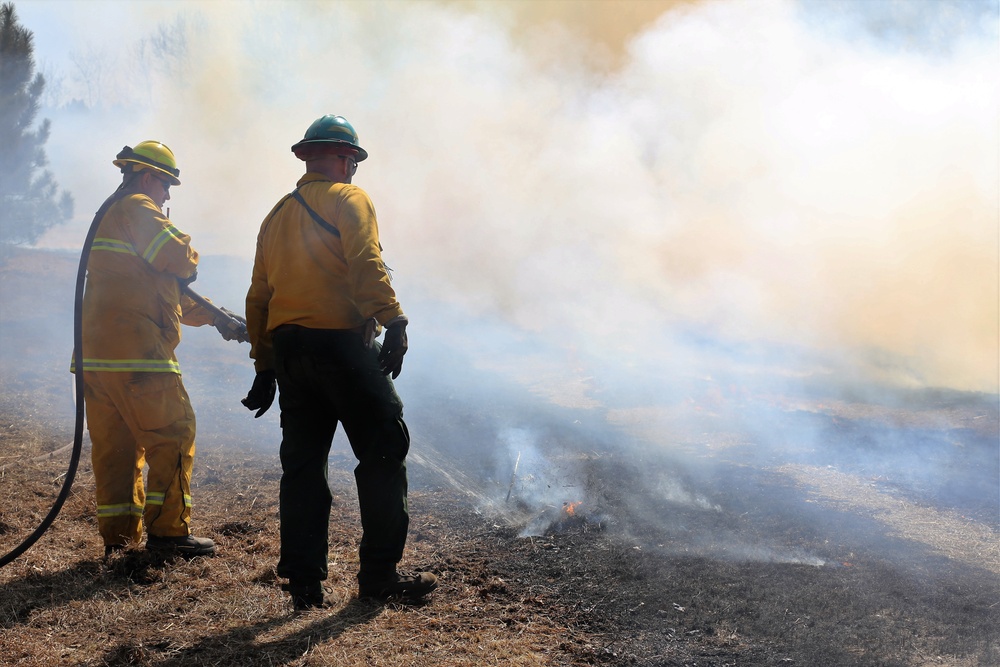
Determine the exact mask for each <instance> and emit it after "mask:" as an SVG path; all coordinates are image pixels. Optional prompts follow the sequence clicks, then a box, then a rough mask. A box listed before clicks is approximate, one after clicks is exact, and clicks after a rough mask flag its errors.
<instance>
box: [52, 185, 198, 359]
mask: <svg viewBox="0 0 1000 667" xmlns="http://www.w3.org/2000/svg"><path fill="white" fill-rule="evenodd" d="M190 241H191V238H190V237H189V236H188V235H187V234H184V233H183V232H181V231H180V230H178V229H177V228H176V227H174V226H173V224H171V222H170V220H169V219H168V218H167V217H166V216H165V215H163V213H162V211H161V210H160V208H159V207H158V206H157V205H156V204H155V203H154V202H153V200H152V199H150V198H149V197H147V196H146V195H143V194H132V195H127V196H125V197H122V198H121V199H120V200H118V201H117V202H115V203H114V204H113V205H112V206H111V208H109V209H108V212H107V213H106V214H105V215H104V218H103V219H102V220H101V222H100V223H99V225H98V228H97V233H96V235H95V238H94V243H93V245H92V246H91V253H90V258H89V261H88V263H87V286H86V291H85V292H84V295H83V358H84V362H83V363H84V370H87V371H107V372H155V373H178V374H179V373H180V366H179V365H178V363H177V358H176V356H174V349H175V348H176V347H177V344H178V343H179V342H180V338H181V330H180V325H181V323H182V322H183V323H184V324H188V325H191V326H201V325H203V324H211V323H212V321H213V317H212V315H211V313H209V312H208V311H206V310H205V309H204V308H201V307H200V306H198V305H197V304H195V303H194V302H193V301H192V300H191V299H190V298H188V297H187V296H183V298H182V295H181V291H180V287H179V285H178V284H177V279H178V278H188V277H190V276H191V274H193V273H194V272H195V270H196V268H197V266H198V253H197V252H196V251H195V250H194V249H193V248H192V247H191V243H190ZM71 370H74V369H72V368H71Z"/></svg>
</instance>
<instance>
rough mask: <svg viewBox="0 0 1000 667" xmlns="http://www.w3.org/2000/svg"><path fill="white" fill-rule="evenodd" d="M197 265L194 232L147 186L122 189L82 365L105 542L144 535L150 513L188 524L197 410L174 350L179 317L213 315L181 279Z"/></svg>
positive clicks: (104, 231) (89, 289) (173, 524)
mask: <svg viewBox="0 0 1000 667" xmlns="http://www.w3.org/2000/svg"><path fill="white" fill-rule="evenodd" d="M197 265H198V253H197V252H195V250H194V249H193V248H191V245H190V238H189V237H188V236H187V235H186V234H184V233H182V232H180V231H179V230H178V229H177V228H176V227H174V226H173V225H172V224H171V223H170V220H168V219H167V218H166V216H164V215H163V213H162V212H161V210H160V208H159V207H158V206H157V205H156V204H155V203H154V202H153V200H152V199H150V198H149V197H147V196H146V195H142V194H132V195H127V196H124V197H122V198H121V199H120V200H118V201H117V202H115V203H114V204H113V205H112V206H111V207H110V208H109V209H108V211H107V213H106V214H105V216H104V218H103V219H102V220H101V221H100V223H99V225H98V229H97V232H96V236H95V240H94V244H93V246H92V248H91V254H90V260H89V262H88V265H87V268H88V276H87V285H86V291H85V293H84V297H83V357H84V369H83V370H84V400H85V404H86V411H87V425H88V428H89V430H90V437H91V441H92V443H93V445H92V461H93V465H94V481H95V485H96V487H97V523H98V528H99V530H100V533H101V536H102V537H103V539H104V543H105V544H125V543H128V542H138V541H140V540H141V539H142V525H143V523H145V526H146V531H147V532H148V533H150V534H155V535H164V536H179V535H187V534H188V532H189V529H188V523H189V519H190V515H191V509H190V507H191V500H190V493H191V466H192V462H193V457H194V437H195V419H194V411H193V410H192V409H191V402H190V400H189V399H188V395H187V392H186V391H185V390H184V385H183V384H182V383H181V377H180V367H179V366H178V364H177V358H176V356H175V355H174V350H175V348H176V347H177V344H178V343H179V342H180V337H181V331H180V325H181V323H184V324H189V325H193V326H201V325H204V324H211V323H212V320H213V319H214V318H213V316H212V314H211V313H210V312H208V311H207V310H205V309H204V308H202V307H201V306H199V305H197V304H196V303H194V302H193V301H192V300H191V299H190V298H189V297H187V296H182V294H181V291H180V287H179V285H178V283H177V279H178V278H187V277H189V276H191V274H192V273H194V271H195V269H196V267H197ZM144 465H148V466H149V471H148V473H147V477H148V481H147V484H146V485H145V486H144V485H143V479H142V470H143V466H144ZM147 489H148V492H147Z"/></svg>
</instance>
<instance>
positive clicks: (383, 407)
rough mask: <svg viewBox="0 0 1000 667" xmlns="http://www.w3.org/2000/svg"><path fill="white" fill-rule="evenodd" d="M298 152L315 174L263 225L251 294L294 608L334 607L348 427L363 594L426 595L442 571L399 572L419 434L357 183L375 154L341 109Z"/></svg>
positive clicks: (258, 400)
mask: <svg viewBox="0 0 1000 667" xmlns="http://www.w3.org/2000/svg"><path fill="white" fill-rule="evenodd" d="M292 152H293V153H295V156H296V157H298V158H299V159H300V160H303V161H304V162H305V163H306V173H305V175H303V176H302V177H301V178H300V179H299V181H298V183H297V185H296V188H295V190H294V191H293V192H292V193H291V194H288V195H285V196H283V197H282V198H281V199H280V200H279V201H278V203H277V204H276V205H275V206H274V208H273V209H271V211H270V213H268V214H267V216H266V217H265V218H264V221H263V223H262V224H261V227H260V232H259V234H258V236H257V251H256V257H255V260H254V268H253V275H252V278H251V284H250V289H249V291H248V293H247V302H246V307H247V310H246V314H247V328H248V331H249V334H250V345H251V350H250V356H251V357H252V358H253V359H254V367H255V369H256V371H257V376H256V378H255V379H254V383H253V387H252V388H251V389H250V392H249V394H248V395H247V397H246V398H245V399H243V404H244V405H245V406H246V407H247V408H249V409H250V410H256V411H257V412H256V416H257V417H259V416H260V415H261V414H263V413H264V412H265V411H266V410H267V409H268V408H269V407H270V405H271V403H272V401H273V400H274V396H275V388H276V387H277V390H278V395H279V399H278V401H279V406H280V408H281V429H282V441H281V449H280V458H281V467H282V477H281V485H280V491H279V496H280V497H279V516H280V522H281V525H280V533H281V556H280V559H279V561H278V568H277V569H278V575H279V576H281V577H283V578H287V579H288V584H287V585H285V586H284V588H285V590H287V591H288V592H289V593H290V594H291V596H292V601H293V603H294V605H295V608H296V609H308V608H311V607H324V606H329V605H330V603H331V598H330V593H329V591H328V590H326V589H325V588H324V587H323V585H322V582H323V581H324V580H325V579H326V578H327V557H328V556H327V552H328V543H327V535H328V531H329V518H330V505H331V500H332V497H331V494H330V488H329V485H328V483H327V475H326V471H327V459H328V456H329V452H330V446H331V444H332V441H333V435H334V432H335V430H336V428H337V425H338V424H340V425H342V426H343V428H344V432H345V433H346V434H347V437H348V440H349V441H350V444H351V449H352V450H353V452H354V455H355V457H356V458H357V460H358V465H357V467H356V468H355V470H354V474H355V480H356V482H357V488H358V502H359V505H360V512H361V525H362V537H361V544H360V547H359V560H360V567H359V572H358V594H359V595H360V596H362V597H375V598H387V597H390V596H396V595H398V596H404V597H420V596H423V595H425V594H426V593H429V592H430V591H432V590H434V588H435V587H436V586H437V579H436V577H435V576H434V575H433V574H430V573H428V572H418V573H414V574H403V573H400V572H399V571H397V569H396V566H397V564H398V563H399V561H400V560H401V559H402V556H403V547H404V546H405V544H406V534H407V529H408V525H409V514H408V511H407V503H406V493H407V477H406V455H407V452H408V451H409V447H410V436H409V432H408V431H407V427H406V423H405V422H404V421H403V404H402V401H401V400H400V398H399V395H398V394H397V393H396V390H395V388H394V386H393V383H392V380H393V379H395V378H396V377H398V376H399V373H400V370H401V369H402V364H403V355H404V354H406V351H407V338H406V325H407V318H406V315H404V314H403V308H402V306H400V304H399V302H398V301H397V300H396V294H395V292H394V290H393V288H392V285H391V283H390V279H389V273H388V271H387V270H386V267H385V264H384V263H383V261H382V248H381V245H380V244H379V230H378V224H377V222H376V219H375V208H374V206H373V205H372V202H371V199H369V197H368V194H367V193H366V192H365V191H364V190H362V189H361V188H359V187H357V186H356V185H353V184H352V183H351V181H352V179H353V177H354V174H355V172H356V171H357V168H358V163H359V162H362V161H363V160H365V159H366V158H367V157H368V153H367V152H366V151H365V150H364V149H363V148H361V146H360V145H359V143H358V134H357V132H356V131H355V130H354V127H353V126H352V125H351V124H350V123H349V122H347V120H346V119H344V118H343V117H342V116H334V115H326V116H323V117H321V118H319V119H317V120H316V121H315V122H313V123H312V124H311V125H310V126H309V128H308V129H307V130H306V133H305V136H304V137H303V139H302V140H301V141H299V142H298V143H296V144H295V145H294V146H292ZM383 328H384V330H385V334H384V337H383V340H382V343H381V344H380V343H379V342H378V341H376V340H374V339H375V338H376V336H377V334H378V333H379V332H380V331H381V330H382V329H383Z"/></svg>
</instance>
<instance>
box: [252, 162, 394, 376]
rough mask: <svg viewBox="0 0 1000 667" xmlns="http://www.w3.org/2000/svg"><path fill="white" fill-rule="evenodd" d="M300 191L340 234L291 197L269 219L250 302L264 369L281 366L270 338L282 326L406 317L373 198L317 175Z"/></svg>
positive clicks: (347, 325) (255, 346)
mask: <svg viewBox="0 0 1000 667" xmlns="http://www.w3.org/2000/svg"><path fill="white" fill-rule="evenodd" d="M298 187H299V193H300V194H301V195H302V197H303V198H304V199H305V201H306V203H308V204H309V206H310V207H312V209H313V210H314V211H316V213H318V214H319V215H320V216H321V217H322V218H323V219H324V220H325V221H326V222H327V223H329V224H330V225H332V226H333V227H335V228H336V229H337V230H338V231H339V232H340V236H339V237H337V236H336V235H334V234H333V233H331V232H330V231H328V230H326V229H324V228H323V227H322V226H320V224H319V223H317V222H316V221H315V220H313V219H312V217H310V215H309V213H308V212H307V211H306V209H305V208H304V207H303V206H302V205H301V204H299V203H298V202H297V201H295V200H294V199H292V198H291V197H287V196H286V197H284V198H282V200H281V201H279V202H278V203H277V204H276V205H275V207H274V208H273V209H272V210H271V212H270V213H269V214H268V216H267V217H266V218H265V219H264V222H263V223H262V224H261V227H260V232H259V234H258V235H257V252H256V257H255V260H254V268H253V277H252V279H251V283H250V290H249V291H248V292H247V301H246V307H247V311H246V313H247V329H248V331H249V333H250V348H251V349H250V356H251V358H253V359H254V366H255V367H256V369H257V370H258V371H262V370H270V369H272V368H273V367H274V361H273V349H272V346H271V332H272V331H274V330H275V329H276V328H277V327H279V326H281V325H282V324H297V325H299V326H303V327H307V328H310V329H355V328H357V327H361V326H363V325H364V324H365V322H366V321H367V320H368V319H370V318H375V319H376V320H378V322H379V324H385V323H386V322H388V321H389V320H391V319H393V318H395V317H398V316H400V315H402V314H403V309H402V307H401V306H400V305H399V302H398V301H396V293H395V291H393V289H392V285H390V282H389V274H388V272H387V271H386V269H385V264H384V263H383V262H382V252H381V247H380V246H379V237H378V223H377V221H376V219H375V207H374V206H373V205H372V202H371V199H369V197H368V194H367V193H366V192H365V191H364V190H362V189H361V188H359V187H357V186H356V185H350V184H345V183H333V182H331V181H330V180H329V179H327V178H326V177H325V176H322V175H321V174H316V173H312V172H310V173H307V174H306V175H305V176H303V177H302V178H301V179H299V182H298Z"/></svg>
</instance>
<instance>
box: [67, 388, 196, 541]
mask: <svg viewBox="0 0 1000 667" xmlns="http://www.w3.org/2000/svg"><path fill="white" fill-rule="evenodd" d="M83 379H84V400H85V404H86V409H87V425H88V427H89V429H90V438H91V441H92V443H93V445H92V449H91V461H92V463H93V466H94V481H95V485H96V490H97V526H98V530H99V531H100V534H101V537H102V538H103V539H104V543H105V544H128V543H130V542H133V543H136V542H139V541H141V540H142V526H143V523H144V524H145V526H146V532H147V533H149V534H153V535H166V536H179V535H187V534H188V532H189V523H190V518H191V467H192V464H193V462H194V450H195V443H194V437H195V417H194V410H192V408H191V401H190V399H189V398H188V395H187V392H186V391H185V390H184V385H183V383H182V382H181V378H180V376H179V375H175V374H172V373H92V372H85V373H84V375H83ZM146 464H148V465H149V472H148V474H147V477H148V480H147V483H146V484H145V485H144V484H143V479H142V469H143V465H146Z"/></svg>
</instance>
